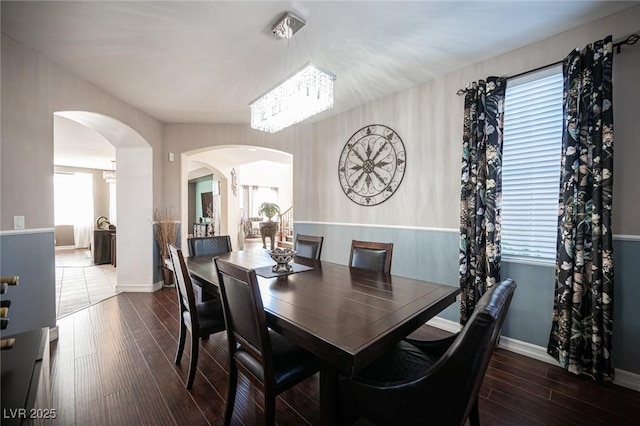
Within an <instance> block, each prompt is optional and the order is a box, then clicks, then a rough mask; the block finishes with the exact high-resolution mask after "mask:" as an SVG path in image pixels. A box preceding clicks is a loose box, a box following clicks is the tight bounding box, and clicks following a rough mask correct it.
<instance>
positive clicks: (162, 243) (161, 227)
mask: <svg viewBox="0 0 640 426" xmlns="http://www.w3.org/2000/svg"><path fill="white" fill-rule="evenodd" d="M153 221H154V222H155V224H156V242H157V243H158V251H159V253H160V256H161V257H162V258H163V259H165V258H168V257H169V249H168V247H167V244H169V243H171V244H175V243H176V239H177V236H178V223H177V222H176V221H175V220H174V218H173V215H172V214H171V209H168V210H167V208H164V209H155V210H154V211H153Z"/></svg>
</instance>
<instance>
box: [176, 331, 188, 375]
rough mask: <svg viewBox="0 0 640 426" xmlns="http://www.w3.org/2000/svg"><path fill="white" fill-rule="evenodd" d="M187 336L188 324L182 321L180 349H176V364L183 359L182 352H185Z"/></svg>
mask: <svg viewBox="0 0 640 426" xmlns="http://www.w3.org/2000/svg"><path fill="white" fill-rule="evenodd" d="M186 337H187V326H186V325H185V324H184V322H183V321H180V335H179V336H178V350H177V351H176V365H179V364H180V361H181V360H182V352H184V342H185V339H186Z"/></svg>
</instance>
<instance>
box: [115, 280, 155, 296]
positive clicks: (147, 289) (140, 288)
mask: <svg viewBox="0 0 640 426" xmlns="http://www.w3.org/2000/svg"><path fill="white" fill-rule="evenodd" d="M161 288H162V281H160V282H157V283H154V284H116V288H115V290H116V293H124V292H129V293H153V292H154V291H157V290H160V289H161Z"/></svg>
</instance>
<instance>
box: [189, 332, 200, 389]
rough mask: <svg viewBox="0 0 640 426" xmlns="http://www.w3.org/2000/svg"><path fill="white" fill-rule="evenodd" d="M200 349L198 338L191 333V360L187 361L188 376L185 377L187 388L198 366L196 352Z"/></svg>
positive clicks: (190, 384) (191, 384)
mask: <svg viewBox="0 0 640 426" xmlns="http://www.w3.org/2000/svg"><path fill="white" fill-rule="evenodd" d="M198 349H200V338H199V337H198V336H196V335H195V334H193V333H191V361H190V362H189V376H188V377H187V389H191V387H192V386H193V381H194V379H195V378H196V369H197V368H198V352H199V350H198Z"/></svg>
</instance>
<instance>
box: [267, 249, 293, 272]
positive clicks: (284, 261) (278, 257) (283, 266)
mask: <svg viewBox="0 0 640 426" xmlns="http://www.w3.org/2000/svg"><path fill="white" fill-rule="evenodd" d="M269 256H271V258H272V259H273V260H274V261H275V262H276V264H275V265H273V268H271V270H272V271H273V272H291V271H292V269H293V267H292V266H291V265H290V264H289V262H291V261H292V260H293V258H294V257H295V256H296V251H295V250H294V249H290V248H280V247H276V248H274V249H273V250H271V251H269Z"/></svg>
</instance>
